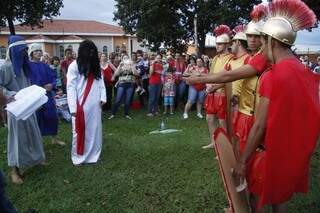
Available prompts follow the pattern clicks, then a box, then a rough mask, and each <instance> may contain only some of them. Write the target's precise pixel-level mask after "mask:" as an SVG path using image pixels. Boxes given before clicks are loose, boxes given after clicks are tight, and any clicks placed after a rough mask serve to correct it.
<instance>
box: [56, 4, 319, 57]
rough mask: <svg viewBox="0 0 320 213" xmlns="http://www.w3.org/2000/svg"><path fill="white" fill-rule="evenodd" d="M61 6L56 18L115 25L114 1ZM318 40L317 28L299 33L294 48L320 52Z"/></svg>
mask: <svg viewBox="0 0 320 213" xmlns="http://www.w3.org/2000/svg"><path fill="white" fill-rule="evenodd" d="M75 2H76V3H77V4H75ZM63 4H64V8H62V9H61V10H60V13H61V15H60V16H59V17H57V18H59V19H75V20H95V21H100V22H104V23H108V24H113V25H117V23H116V22H114V21H113V12H114V11H115V1H114V0H77V1H74V0H64V1H63ZM319 38H320V28H319V27H318V28H317V29H314V30H313V31H312V32H308V31H302V32H299V33H298V36H297V40H296V46H297V48H298V49H303V50H308V49H309V50H319V51H320V39H319Z"/></svg>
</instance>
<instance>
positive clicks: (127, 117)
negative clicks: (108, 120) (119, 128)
mask: <svg viewBox="0 0 320 213" xmlns="http://www.w3.org/2000/svg"><path fill="white" fill-rule="evenodd" d="M124 117H125V118H126V119H129V120H132V118H131V117H130V116H129V115H126V116H124Z"/></svg>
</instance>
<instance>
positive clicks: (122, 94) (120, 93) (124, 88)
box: [112, 83, 134, 115]
mask: <svg viewBox="0 0 320 213" xmlns="http://www.w3.org/2000/svg"><path fill="white" fill-rule="evenodd" d="M133 88H134V87H133V83H120V84H119V86H118V88H117V96H116V101H115V103H114V104H113V107H112V115H115V114H116V113H117V111H118V109H119V106H120V105H121V103H122V100H123V99H124V114H125V115H129V108H130V104H131V97H132V94H133Z"/></svg>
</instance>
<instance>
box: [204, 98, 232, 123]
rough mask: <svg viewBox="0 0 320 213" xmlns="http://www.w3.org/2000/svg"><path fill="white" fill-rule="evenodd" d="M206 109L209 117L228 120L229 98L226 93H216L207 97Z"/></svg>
mask: <svg viewBox="0 0 320 213" xmlns="http://www.w3.org/2000/svg"><path fill="white" fill-rule="evenodd" d="M204 108H205V110H206V112H207V114H208V115H216V116H217V117H218V118H219V119H226V116H227V97H226V95H225V94H224V93H221V92H215V93H210V94H208V95H207V96H206V99H205V101H204Z"/></svg>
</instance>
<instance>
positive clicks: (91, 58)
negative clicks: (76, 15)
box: [67, 40, 106, 165]
mask: <svg viewBox="0 0 320 213" xmlns="http://www.w3.org/2000/svg"><path fill="white" fill-rule="evenodd" d="M78 56H79V57H78V59H77V60H76V61H73V62H72V63H71V64H70V66H69V68H68V72H67V96H68V105H69V109H70V113H71V114H72V134H73V138H72V150H71V159H72V163H73V164H74V165H80V164H84V163H96V162H97V161H98V160H99V156H100V153H101V148H102V121H101V106H102V105H103V104H104V103H106V90H105V85H104V82H103V79H102V78H101V70H100V65H99V59H98V51H97V48H96V46H95V45H94V43H93V42H91V41H88V40H85V41H83V42H82V43H81V44H80V47H79V50H78ZM90 75H92V76H93V75H94V80H93V82H92V86H91V88H90V91H89V93H88V94H87V97H86V99H85V102H84V104H83V112H84V122H85V130H84V134H85V136H84V149H83V152H82V153H79V152H78V147H77V146H78V145H79V144H78V138H77V137H78V135H79V132H77V128H76V116H77V110H79V109H78V107H79V104H77V102H78V103H82V102H83V98H84V95H85V90H86V87H87V84H88V82H89V79H90V77H89V76H90Z"/></svg>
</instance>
